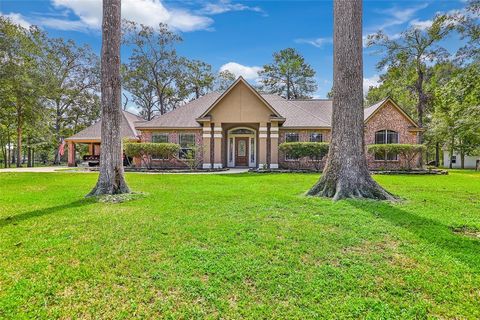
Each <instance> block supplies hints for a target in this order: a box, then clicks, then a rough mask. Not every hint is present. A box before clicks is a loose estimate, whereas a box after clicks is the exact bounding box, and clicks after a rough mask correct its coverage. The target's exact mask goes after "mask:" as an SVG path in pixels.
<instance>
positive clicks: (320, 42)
mask: <svg viewBox="0 0 480 320" xmlns="http://www.w3.org/2000/svg"><path fill="white" fill-rule="evenodd" d="M295 42H296V43H307V44H311V45H312V46H315V47H317V48H321V47H323V46H324V45H326V44H330V43H333V39H332V38H317V39H295Z"/></svg>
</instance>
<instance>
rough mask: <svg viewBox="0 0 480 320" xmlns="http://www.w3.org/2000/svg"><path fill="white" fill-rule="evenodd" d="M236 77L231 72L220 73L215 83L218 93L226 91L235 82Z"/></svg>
mask: <svg viewBox="0 0 480 320" xmlns="http://www.w3.org/2000/svg"><path fill="white" fill-rule="evenodd" d="M235 79H236V77H235V75H234V74H233V73H232V72H230V71H229V70H223V71H220V72H219V73H218V75H217V79H216V81H215V88H216V90H218V91H225V90H227V89H228V87H230V86H231V85H232V84H233V83H234V82H235Z"/></svg>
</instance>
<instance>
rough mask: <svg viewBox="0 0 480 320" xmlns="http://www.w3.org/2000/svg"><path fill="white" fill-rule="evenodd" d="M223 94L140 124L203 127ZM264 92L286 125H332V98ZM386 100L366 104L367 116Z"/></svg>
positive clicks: (203, 98)
mask: <svg viewBox="0 0 480 320" xmlns="http://www.w3.org/2000/svg"><path fill="white" fill-rule="evenodd" d="M220 96H221V93H220V92H212V93H209V94H206V95H204V96H202V97H200V98H198V99H196V100H193V101H191V102H189V103H187V104H185V105H183V106H181V107H179V108H177V109H175V110H173V111H171V112H169V113H166V114H164V115H162V116H159V117H157V118H155V119H153V120H151V121H148V122H144V123H141V124H138V125H137V126H136V128H137V129H146V128H149V129H152V128H200V127H201V125H200V124H199V123H198V122H197V120H196V119H197V118H199V117H200V116H201V115H202V114H204V113H205V112H206V111H207V110H208V109H209V108H210V107H211V106H212V104H213V103H214V102H215V101H216V100H217V99H218V98H219V97H220ZM261 96H262V97H263V98H264V99H265V100H266V101H267V102H268V103H269V104H270V105H271V106H272V108H273V109H275V110H276V111H277V112H278V113H279V114H280V115H281V116H282V117H284V118H285V119H286V120H285V122H284V123H283V127H292V128H294V127H314V128H324V127H327V128H328V127H331V124H332V100H322V99H312V100H286V99H284V98H282V97H280V96H278V95H275V94H261ZM386 100H387V99H385V100H382V101H380V102H379V103H376V104H374V105H373V106H370V107H368V108H366V109H365V119H367V118H368V117H369V116H370V115H371V114H372V113H373V112H374V111H375V110H376V109H378V108H379V107H380V106H381V105H382V104H383V103H384V102H385V101H386Z"/></svg>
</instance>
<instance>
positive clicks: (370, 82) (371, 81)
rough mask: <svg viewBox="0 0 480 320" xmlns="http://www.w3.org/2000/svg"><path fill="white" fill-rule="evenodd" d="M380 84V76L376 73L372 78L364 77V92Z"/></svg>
mask: <svg viewBox="0 0 480 320" xmlns="http://www.w3.org/2000/svg"><path fill="white" fill-rule="evenodd" d="M379 85H380V76H379V75H378V74H374V75H373V76H371V77H370V78H363V94H367V93H368V89H369V88H370V87H378V86H379Z"/></svg>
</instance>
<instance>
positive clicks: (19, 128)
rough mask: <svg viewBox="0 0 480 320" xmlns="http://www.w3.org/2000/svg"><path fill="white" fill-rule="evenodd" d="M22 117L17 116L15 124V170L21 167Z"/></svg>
mask: <svg viewBox="0 0 480 320" xmlns="http://www.w3.org/2000/svg"><path fill="white" fill-rule="evenodd" d="M21 119H22V116H21V115H19V116H18V122H17V159H15V160H16V165H17V168H19V167H21V166H22V132H23V130H22V120H21Z"/></svg>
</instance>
